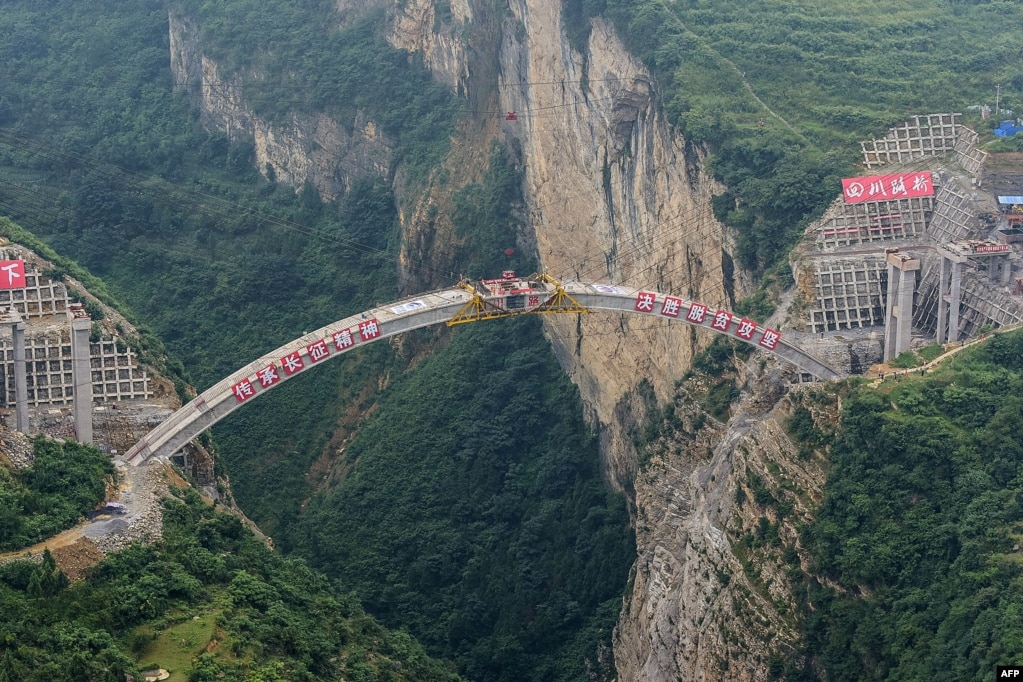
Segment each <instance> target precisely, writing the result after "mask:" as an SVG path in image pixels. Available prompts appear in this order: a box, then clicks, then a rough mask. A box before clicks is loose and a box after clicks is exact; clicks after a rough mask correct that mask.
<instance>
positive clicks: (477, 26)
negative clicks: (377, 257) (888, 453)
mask: <svg viewBox="0 0 1023 682" xmlns="http://www.w3.org/2000/svg"><path fill="white" fill-rule="evenodd" d="M368 4H371V3H370V2H366V1H363V2H355V1H354V0H337V5H338V8H339V9H340V10H342V12H346V11H351V12H354V11H358V10H359V9H360V8H361V7H365V6H366V5H368ZM388 6H389V7H390V8H391V9H390V11H392V12H394V15H393V18H394V20H393V24H392V29H391V34H390V36H389V40H390V41H391V43H392V44H393V45H395V46H398V47H401V48H403V49H407V50H410V51H413V52H417V53H419V54H421V55H422V57H423V60H424V63H425V64H426V65H427V67H429V68H430V69H431V70H432V71H433V73H434V74H435V75H436V77H437V79H438V80H440V81H442V82H444V83H447V84H448V85H449V86H450V87H451V88H452V90H453V91H454V92H456V93H457V94H459V96H462V97H465V98H467V99H468V100H469V101H470V103H472V104H473V106H472V108H473V109H474V110H476V111H479V112H483V113H482V114H481V117H480V118H478V119H477V120H475V121H473V122H471V123H470V124H467V125H466V128H465V130H463V131H461V133H463V134H460V135H459V136H458V139H457V140H454V141H453V143H452V152H451V157H450V161H449V163H448V167H447V170H446V172H447V173H448V174H449V177H448V180H447V182H446V187H447V188H448V189H444V188H443V187H442V183H439V182H434V183H432V184H430V183H428V186H427V187H426V188H425V189H423V188H421V189H420V190H419V194H418V196H417V197H402V196H401V191H402V188H401V184H400V179H401V169H400V168H398V169H396V170H395V172H394V176H395V177H396V179H397V180H396V182H395V191H396V193H398V194H399V199H400V200H399V206H400V207H401V217H402V221H403V229H404V231H405V246H404V247H403V251H402V267H403V269H404V275H405V277H406V278H407V282H409V286H410V287H411V286H413V284H415V283H418V284H424V283H429V282H428V278H427V277H426V276H424V275H419V274H417V270H418V269H419V268H420V265H422V264H426V265H429V264H430V263H431V262H432V263H433V264H436V265H440V266H443V265H447V264H448V263H449V262H450V259H451V257H452V253H453V252H452V248H453V247H452V238H451V232H450V225H449V223H448V222H446V218H445V215H444V214H445V209H446V207H448V206H450V196H449V194H448V195H445V192H448V193H450V191H451V190H450V188H453V187H454V188H457V187H460V186H463V185H464V183H465V182H470V181H473V180H474V179H477V178H478V177H479V175H480V174H481V172H482V170H483V169H485V167H486V161H487V159H488V157H489V148H490V144H491V142H492V141H493V140H494V139H499V140H503V141H504V142H505V143H506V144H507V145H508V146H509V148H510V149H511V150H513V155H514V157H515V158H516V159H517V162H518V163H519V164H520V165H521V168H522V169H523V174H524V195H525V200H526V204H527V205H526V209H527V220H528V222H529V223H530V227H531V228H532V229H531V230H530V233H529V234H524V235H522V241H521V243H520V248H522V247H523V245H526V246H533V245H535V249H536V251H537V252H538V254H539V257H540V259H541V262H542V263H543V266H544V268H546V269H547V271H548V272H549V273H550V274H552V275H553V276H555V277H559V278H563V279H581V280H591V281H605V282H611V283H623V284H628V285H631V286H638V287H641V288H648V289H651V290H659V291H664V292H671V293H674V294H677V295H679V296H682V297H689V298H693V299H695V300H698V301H700V302H703V303H706V304H709V305H713V306H721V307H731V303H733V300H734V298H735V297H736V296H741V294H742V291H741V290H742V289H743V282H742V280H741V278H742V277H743V273H741V272H739V273H735V277H738V278H739V281H735V280H734V279H733V266H732V260H731V258H730V257H729V255H728V252H729V250H730V248H731V247H730V244H729V240H728V238H727V236H726V235H725V233H724V230H723V228H722V226H721V225H720V224H718V223H717V222H716V220H715V219H714V217H713V214H712V211H711V208H710V198H711V196H712V195H714V194H717V193H721V191H722V190H723V188H722V187H720V186H718V185H717V184H716V183H715V182H714V181H713V180H712V179H711V178H710V177H709V176H708V175H707V174H706V172H705V170H704V169H703V152H702V150H700V149H699V148H696V147H694V146H692V145H690V144H688V143H687V142H686V140H684V139H683V138H682V137H681V136H680V135H679V134H678V133H677V132H675V131H673V130H672V129H671V128H670V127H669V126H668V124H667V122H666V121H665V120H664V117H663V114H662V112H661V111H660V110H659V108H658V106H657V105H656V100H657V97H656V95H657V93H656V84H655V83H654V82H653V80H652V78H651V77H650V75H649V74H648V73H647V72H646V70H645V69H644V67H643V66H642V64H640V63H639V62H638V61H637V60H636V59H635V58H633V57H632V56H631V55H630V54H629V53H628V52H627V51H626V50H625V49H624V47H623V46H622V44H621V43H620V42H619V41H618V39H617V38H616V37H615V35H614V32H613V31H612V30H611V29H610V27H608V26H607V25H605V24H604V23H602V22H601V21H599V20H597V21H595V22H594V23H593V26H592V31H591V35H590V39H589V43H588V47H587V51H586V54H585V56H584V55H582V54H580V53H578V52H577V51H574V50H573V49H572V48H571V46H570V45H569V43H568V40H567V39H566V37H565V34H564V31H563V30H562V27H561V3H560V2H552V1H551V0H511V2H509V4H508V7H509V9H510V14H505V15H503V16H500V15H498V16H495V15H494V14H493V12H492V8H490V7H485V6H484V3H482V2H475V1H473V0H451V2H445V3H440V2H435V1H434V0H408V2H405V3H403V4H401V5H400V6H399V5H394V4H390V5H388ZM448 8H450V9H448ZM175 32H176V33H178V34H179V36H178V38H176V39H175V38H174V37H173V35H172V51H173V52H174V55H175V56H174V57H173V59H174V64H175V74H176V78H177V79H178V82H179V83H180V84H185V83H220V80H219V78H218V77H217V70H216V65H215V64H209V63H207V61H206V60H204V59H202V58H201V55H200V53H199V52H198V51H197V49H196V48H195V45H194V42H189V41H188V40H186V39H185V37H187V35H194V34H195V33H196V32H195V30H194V27H192V28H189V27H188V26H187V22H185V21H183V20H180V19H178V20H175V21H174V22H172V34H173V33H175ZM206 92H211V93H219V95H220V96H219V97H217V98H216V100H215V101H207V98H206V96H205V94H206ZM230 92H232V91H231V90H230V89H229V88H225V87H219V86H218V87H213V88H205V87H204V88H202V89H201V90H200V91H199V92H196V93H194V94H195V95H196V96H197V97H200V99H199V100H198V101H200V102H201V104H202V106H203V109H204V114H203V116H204V121H207V122H208V124H209V125H212V126H213V127H216V128H217V129H220V130H225V131H238V132H236V133H231V134H242V133H241V132H240V131H242V130H245V131H248V134H251V135H252V137H253V139H255V140H257V142H256V145H257V153H259V154H261V156H260V158H261V159H265V160H266V161H268V162H270V163H271V164H272V165H273V166H274V168H275V170H276V173H277V177H278V179H279V180H280V181H282V182H289V183H293V184H300V183H301V182H303V181H305V180H306V179H308V180H309V181H310V182H313V184H314V185H315V186H316V187H318V188H319V189H320V191H321V193H323V194H324V196H326V197H331V196H336V194H337V193H339V192H341V191H343V187H344V184H345V181H344V177H345V174H344V172H340V171H338V170H337V169H338V168H342V169H343V168H344V166H343V163H344V159H345V158H348V157H347V156H346V154H347V155H351V154H353V153H358V150H365V149H369V148H370V144H371V143H372V142H373V140H372V139H371V136H368V135H359V134H358V133H357V134H356V136H353V137H352V138H343V137H342V136H341V134H340V133H339V132H337V129H336V128H333V127H331V124H330V122H326V121H323V120H320V119H319V118H317V117H308V118H306V119H300V118H298V117H296V118H294V120H293V122H292V125H290V126H288V127H287V130H278V129H276V128H274V127H273V126H270V125H268V124H266V123H263V122H259V121H257V120H256V119H255V118H254V117H253V116H251V113H247V112H248V110H247V109H246V107H245V105H244V102H243V100H240V99H237V100H236V99H234V98H233V97H232V96H230V94H229V93H230ZM488 111H489V112H490V113H489V114H486V113H485V112H488ZM499 112H500V113H499ZM504 112H516V116H515V120H506V119H505V115H504ZM359 129H360V126H358V125H357V126H356V130H359ZM324 131H334V132H331V133H330V134H328V133H326V132H324ZM330 135H335V138H331V139H332V140H333V141H332V142H331V143H330V144H329V145H325V146H324V150H323V156H322V157H317V156H316V154H318V153H320V150H317V152H315V153H313V152H307V151H306V150H308V149H311V148H314V147H315V146H316V145H309V144H307V141H308V140H319V139H321V138H322V137H323V136H326V137H330ZM356 137H358V139H357V140H356V139H355V138H356ZM270 138H273V139H274V140H276V141H278V143H277V144H270V143H269V142H267V143H260V142H259V141H258V140H260V139H267V140H269V139H270ZM317 144H319V143H318V142H317ZM380 144H382V145H384V146H386V143H384V142H380ZM346 145H347V146H346ZM328 147H329V149H330V150H333V151H332V154H336V156H333V155H329V154H327V151H326V150H327V148H328ZM260 150H262V151H260ZM353 150H356V151H353ZM317 159H319V160H317ZM378 160H379V162H380V165H381V166H382V165H383V163H384V161H385V160H386V161H387V162H388V163H389V159H388V158H387V157H383V156H381V157H379V158H378ZM261 163H263V161H261ZM380 170H381V172H383V169H382V168H381V169H380ZM332 183H333V184H332ZM331 188H333V189H331ZM438 269H441V268H438ZM423 270H424V271H425V270H427V268H423ZM547 331H548V334H549V336H550V338H551V341H552V343H553V345H554V348H555V350H556V352H557V353H558V356H559V358H560V360H561V362H562V364H563V366H564V367H565V368H566V371H567V372H568V373H569V374H570V376H571V377H572V379H573V380H574V381H575V382H576V383H577V384H578V385H579V388H580V392H581V395H582V398H583V401H584V403H585V405H586V409H587V413H588V417H589V418H590V420H591V422H592V423H593V425H594V427H595V428H596V429H597V430H598V432H599V434H600V438H601V444H602V448H603V454H604V458H605V470H606V472H607V476H608V479H609V480H610V481H611V482H612V483H613V484H614V485H616V486H618V487H620V488H622V489H624V490H626V491H627V492H628V493H629V494H630V496H632V497H633V499H634V501H635V511H634V514H635V523H636V532H637V541H638V551H639V559H638V561H637V565H636V569H635V580H634V587H633V589H632V592H631V594H629V595H627V597H626V601H625V604H624V607H623V611H622V617H621V620H620V623H619V625H618V628H617V630H616V640H615V655H616V665H617V668H618V676H619V679H621V680H637V681H638V680H644V681H647V680H680V679H682V680H695V679H736V680H754V679H764V678H766V677H767V675H768V671H769V668H770V665H771V661H772V657H774V660H776V659H777V657H778V655H779V654H783V653H785V652H788V651H790V650H791V645H792V643H793V641H794V639H795V631H794V629H793V626H792V624H791V623H790V622H789V621H788V620H787V618H791V613H792V611H793V609H792V603H791V596H790V595H789V592H788V589H787V587H786V583H785V580H784V563H783V562H782V560H781V553H782V549H781V547H785V546H786V545H789V546H793V547H794V542H795V540H794V538H795V531H794V527H795V526H794V524H795V522H796V520H798V518H799V516H800V514H805V513H806V510H805V509H804V507H803V506H802V503H801V502H800V501H799V500H788V502H789V503H790V504H791V509H792V510H793V511H790V512H789V513H788V515H787V516H786V519H780V518H777V515H776V514H775V515H774V516H772V514H774V513H773V512H772V511H771V509H770V508H769V505H765V504H764V503H763V501H764V499H765V497H764V494H761V495H760V496H759V498H758V497H757V496H756V495H754V493H753V492H752V491H751V485H752V484H751V483H750V481H751V480H754V481H756V488H757V490H762V489H766V490H769V491H773V492H772V494H773V495H774V497H775V499H782V498H786V499H787V498H788V497H791V496H793V495H794V494H792V495H790V493H789V492H788V488H785V487H784V486H785V485H790V486H791V487H792V488H793V489H802V490H805V491H808V494H806V495H804V497H803V498H801V499H803V500H813V499H814V498H815V495H816V494H817V493H816V492H814V491H819V484H820V481H821V479H822V476H821V474H820V467H819V462H818V461H817V460H812V461H809V462H799V463H797V464H793V462H796V461H797V459H796V458H795V457H794V450H795V448H794V446H793V445H792V444H791V443H790V442H789V441H788V439H787V438H786V437H785V435H784V433H783V430H782V428H781V423H782V421H783V420H784V418H785V416H786V414H788V410H789V409H791V405H790V404H789V403H787V402H785V401H784V400H783V396H784V391H785V388H784V386H785V379H784V378H783V377H781V376H780V371H779V370H777V369H772V370H770V371H769V373H768V374H767V375H764V376H760V375H761V374H762V371H761V370H756V371H754V370H750V369H747V370H744V371H746V372H747V373H748V374H749V376H748V377H747V376H742V377H740V383H741V381H743V380H746V379H747V378H748V379H749V380H750V381H751V382H753V383H756V384H757V389H756V390H755V391H754V397H751V398H747V400H746V402H745V403H744V405H743V406H742V407H741V408H740V409H739V411H738V413H737V414H736V415H735V416H734V418H733V419H732V420H731V422H730V424H728V425H725V424H720V423H717V422H714V420H712V419H709V418H708V417H706V415H704V416H703V417H699V416H698V415H699V414H700V411H699V409H697V408H695V407H691V406H690V407H685V406H686V405H689V402H691V401H689V402H687V401H686V400H685V399H684V396H683V398H680V399H679V402H678V403H677V409H678V410H680V413H683V416H682V421H683V423H686V433H687V434H688V435H686V434H681V433H679V434H675V435H674V436H672V437H668V438H666V439H665V440H664V442H663V443H662V447H661V451H660V452H659V454H657V455H656V456H654V457H653V458H651V459H650V460H649V461H648V462H647V463H646V464H645V467H644V468H643V469H642V470H641V469H640V467H639V464H638V453H637V451H636V445H635V444H634V439H633V433H634V432H635V430H636V429H637V428H639V427H641V426H642V425H643V424H644V423H645V422H646V421H647V420H649V419H651V418H653V417H655V415H657V414H659V411H660V410H659V405H663V404H666V403H668V402H669V401H673V400H676V388H675V385H676V382H677V381H679V380H680V379H681V378H682V376H683V374H684V373H685V372H686V370H687V369H689V368H690V366H691V364H692V359H693V356H694V354H695V353H696V352H697V351H698V350H699V349H700V348H702V347H703V346H705V345H706V344H707V343H708V342H709V341H710V337H709V336H705V335H704V333H702V332H699V333H698V332H697V331H696V330H695V329H694V328H692V327H689V326H687V325H684V324H679V323H674V324H671V325H669V324H668V323H667V322H665V321H663V320H660V319H656V318H653V317H651V318H647V319H643V318H637V317H636V316H607V315H589V316H580V317H579V318H578V319H576V318H567V317H566V318H565V319H550V318H548V321H547ZM753 364H756V363H753ZM641 382H643V385H642V386H641ZM647 387H649V388H647ZM686 391H695V392H699V388H698V387H694V386H693V385H691V382H690V383H687V384H686V385H685V388H684V390H683V393H685V392H686ZM756 396H759V397H756ZM686 410H689V412H686ZM693 420H697V421H702V422H704V423H705V424H707V425H705V426H703V427H702V428H699V427H698V426H697V425H696V424H695V423H694V421H693ZM708 420H709V421H708ZM737 489H739V490H743V491H745V492H744V493H736V490H737ZM743 496H745V497H743ZM740 498H742V501H741V502H740V501H738V500H739V499H740ZM758 500H759V501H758ZM762 518H766V519H768V521H767V523H769V524H772V525H771V526H770V527H771V528H773V529H774V530H773V531H772V532H774V533H775V534H776V535H777V537H778V538H780V540H779V542H780V544H779V545H778V547H773V548H772V549H765V548H763V547H760V546H759V545H757V546H754V545H755V542H759V540H756V538H757V534H758V533H759V534H760V535H763V524H764V522H763V521H761V519H762ZM747 536H749V537H753V538H754V542H752V543H750V542H745V541H744V542H743V543H740V540H743V539H744V538H747ZM747 547H748V549H744V548H747ZM794 549H795V551H796V552H797V556H798V551H799V548H798V547H794ZM740 554H741V556H740ZM789 559H790V560H791V553H790V554H789ZM785 614H789V615H788V616H786V615H785Z"/></svg>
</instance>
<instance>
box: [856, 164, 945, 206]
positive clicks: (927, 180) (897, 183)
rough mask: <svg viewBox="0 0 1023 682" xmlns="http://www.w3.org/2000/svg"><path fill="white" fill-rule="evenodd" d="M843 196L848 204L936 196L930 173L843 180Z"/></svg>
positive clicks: (872, 176)
mask: <svg viewBox="0 0 1023 682" xmlns="http://www.w3.org/2000/svg"><path fill="white" fill-rule="evenodd" d="M842 196H843V197H845V203H847V204H858V203H860V202H862V201H890V200H892V199H910V198H913V197H930V196H934V183H933V182H931V173H930V171H920V172H918V173H896V174H894V175H867V176H864V177H862V178H842Z"/></svg>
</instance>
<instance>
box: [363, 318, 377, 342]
mask: <svg viewBox="0 0 1023 682" xmlns="http://www.w3.org/2000/svg"><path fill="white" fill-rule="evenodd" d="M359 336H361V337H362V340H363V341H369V340H370V339H375V338H376V337H378V336H380V325H379V324H378V323H377V320H376V318H375V317H374V318H373V319H372V320H366V321H365V322H360V323H359Z"/></svg>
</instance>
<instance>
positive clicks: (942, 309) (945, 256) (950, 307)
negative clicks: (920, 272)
mask: <svg viewBox="0 0 1023 682" xmlns="http://www.w3.org/2000/svg"><path fill="white" fill-rule="evenodd" d="M938 253H939V254H940V255H941V268H940V270H939V271H938V333H937V336H936V337H935V341H937V342H938V343H946V342H955V341H958V340H959V306H960V303H962V298H963V292H962V287H963V263H965V262H966V259H964V258H960V257H958V256H957V255H956V254H953V253H950V252H946V251H945V250H943V249H939V250H938Z"/></svg>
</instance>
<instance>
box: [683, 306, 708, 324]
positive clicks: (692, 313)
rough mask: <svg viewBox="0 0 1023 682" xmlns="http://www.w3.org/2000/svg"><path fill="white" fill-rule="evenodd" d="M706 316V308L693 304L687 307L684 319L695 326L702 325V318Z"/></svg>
mask: <svg viewBox="0 0 1023 682" xmlns="http://www.w3.org/2000/svg"><path fill="white" fill-rule="evenodd" d="M706 316H707V306H705V305H700V304H699V303H693V304H692V305H690V306H689V314H688V315H686V319H687V320H689V321H690V322H695V323H696V324H702V323H703V318H705V317H706Z"/></svg>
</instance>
